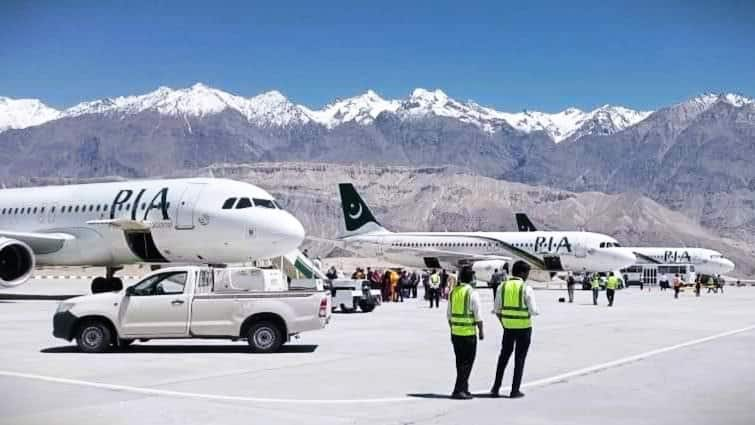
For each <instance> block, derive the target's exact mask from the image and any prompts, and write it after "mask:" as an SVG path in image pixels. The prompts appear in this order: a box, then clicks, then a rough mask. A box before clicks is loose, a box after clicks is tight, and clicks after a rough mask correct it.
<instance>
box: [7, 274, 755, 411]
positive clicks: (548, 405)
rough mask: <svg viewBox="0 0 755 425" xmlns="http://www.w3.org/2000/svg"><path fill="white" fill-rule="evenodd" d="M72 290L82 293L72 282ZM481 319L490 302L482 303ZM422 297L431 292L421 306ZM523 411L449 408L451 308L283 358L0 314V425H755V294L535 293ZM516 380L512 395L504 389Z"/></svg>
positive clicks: (307, 340)
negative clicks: (121, 342) (89, 344)
mask: <svg viewBox="0 0 755 425" xmlns="http://www.w3.org/2000/svg"><path fill="white" fill-rule="evenodd" d="M72 284H74V285H75V284H76V283H72ZM481 293H482V300H483V304H484V306H485V310H486V311H489V310H490V308H491V307H492V297H491V294H490V292H489V291H481ZM420 296H421V294H420ZM536 296H537V300H538V303H539V305H540V309H541V312H542V315H541V316H539V317H538V318H537V319H536V321H535V329H534V333H533V345H532V347H531V350H530V355H529V357H528V359H527V367H526V371H525V377H524V381H525V382H526V384H525V387H524V388H523V391H524V392H525V393H526V394H527V396H526V397H525V398H523V399H518V400H509V399H506V398H501V399H489V398H482V397H481V398H478V399H475V400H471V401H456V400H450V399H447V398H446V397H447V395H448V393H449V392H450V390H451V388H452V385H453V379H454V369H453V353H452V350H451V345H450V341H449V332H448V326H447V324H446V322H445V309H444V308H445V304H443V305H441V307H442V308H441V309H440V310H435V309H433V310H431V309H428V308H427V306H426V304H425V303H424V302H423V301H422V300H409V301H407V302H405V303H397V304H394V303H386V304H383V305H382V306H380V307H378V308H377V309H376V310H375V311H374V312H373V313H369V314H359V313H357V314H334V315H333V318H332V321H331V324H330V325H329V326H328V327H327V328H326V329H325V330H323V331H318V332H311V333H307V334H304V335H302V338H301V339H299V340H294V341H293V342H292V343H291V344H289V345H287V346H284V349H283V351H282V352H281V353H277V354H272V355H254V354H249V353H248V352H247V351H246V344H245V343H243V342H237V343H232V342H228V341H203V340H179V341H151V342H148V343H138V344H136V345H135V346H133V347H131V348H130V349H129V350H128V351H119V352H112V353H107V354H100V355H96V354H95V355H93V354H81V353H78V352H77V351H76V350H75V348H74V345H73V344H69V343H67V342H65V341H63V340H58V339H55V338H53V337H52V335H51V327H52V324H51V318H52V314H53V312H54V311H55V308H56V305H57V303H56V302H53V301H0V341H2V343H1V344H0V385H1V386H2V388H3V396H2V397H1V398H0V423H1V424H42V423H55V424H82V423H87V424H137V423H138V424H170V423H176V424H182V425H184V424H210V423H211V424H235V423H244V424H248V423H255V424H268V423H270V424H273V423H274V424H299V425H300V424H308V425H312V424H341V423H344V424H347V423H360V424H361V423H364V424H408V423H412V424H459V423H472V424H500V423H507V424H551V423H558V424H602V423H606V422H609V423H612V424H658V423H664V424H685V425H690V424H709V423H721V424H752V423H755V411H754V410H753V405H754V404H753V403H754V402H755V361H754V360H753V351H755V309H753V305H755V288H726V293H725V294H724V295H721V294H705V293H704V294H703V296H702V297H700V298H696V297H694V296H692V295H691V294H690V293H689V292H687V293H684V294H682V296H681V297H680V298H679V299H678V300H674V299H673V295H672V293H671V291H668V292H664V293H661V292H659V291H657V290H654V291H653V292H650V293H648V292H647V291H646V292H640V291H639V289H637V288H631V289H628V290H623V291H619V292H618V293H617V298H616V305H615V306H614V307H611V308H609V307H607V306H606V301H605V294H601V300H600V304H601V305H600V306H598V307H595V306H593V305H592V303H591V299H590V297H591V295H590V293H589V292H587V291H577V299H576V302H575V303H574V304H566V303H558V302H557V298H558V297H559V296H565V291H546V290H543V291H537V292H536ZM485 318H486V321H485V326H486V331H487V334H486V338H485V340H484V341H482V342H480V343H479V346H478V356H477V361H476V363H475V367H474V371H473V373H472V379H471V387H472V388H473V390H475V392H477V393H484V392H486V391H487V390H488V389H489V388H490V385H491V381H492V375H493V373H494V370H495V363H496V359H497V354H498V350H499V348H500V338H501V330H500V326H499V325H498V323H497V322H496V320H495V318H494V317H493V316H492V315H486V316H485ZM511 372H512V370H511V366H510V368H509V370H507V373H506V377H505V382H506V383H510V380H511Z"/></svg>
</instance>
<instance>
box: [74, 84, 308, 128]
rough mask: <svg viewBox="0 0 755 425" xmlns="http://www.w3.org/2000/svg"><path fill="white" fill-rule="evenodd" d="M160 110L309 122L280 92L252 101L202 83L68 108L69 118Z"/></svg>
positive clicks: (258, 121)
mask: <svg viewBox="0 0 755 425" xmlns="http://www.w3.org/2000/svg"><path fill="white" fill-rule="evenodd" d="M149 110H152V111H157V112H159V113H161V114H165V115H173V116H191V117H203V116H206V115H213V114H217V113H220V112H222V111H224V110H234V111H236V112H239V113H240V114H242V115H243V116H244V117H246V118H247V119H248V120H249V121H253V122H255V123H256V124H259V125H285V124H288V123H290V122H291V121H292V120H298V121H299V122H308V121H309V118H308V117H307V116H306V113H305V112H304V111H303V109H302V108H301V107H298V106H296V105H294V104H293V103H291V102H289V101H288V99H286V97H285V96H283V95H282V94H281V93H280V92H278V91H270V92H267V93H263V94H260V95H258V96H255V97H252V98H249V99H247V98H244V97H241V96H236V95H232V94H230V93H227V92H224V91H222V90H218V89H214V88H212V87H209V86H207V85H205V84H203V83H196V84H194V85H192V86H191V87H188V88H184V89H178V90H174V89H171V88H169V87H159V88H158V89H157V90H155V91H152V92H150V93H147V94H144V95H140V96H125V97H123V96H121V97H116V98H108V99H101V100H95V101H93V102H84V103H80V104H78V105H76V106H74V107H72V108H69V109H67V110H66V111H65V112H64V114H65V115H66V116H79V115H85V114H103V113H105V114H108V113H110V114H112V113H115V114H136V113H139V112H143V111H149Z"/></svg>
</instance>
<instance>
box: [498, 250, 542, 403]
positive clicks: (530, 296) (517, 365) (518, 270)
mask: <svg viewBox="0 0 755 425" xmlns="http://www.w3.org/2000/svg"><path fill="white" fill-rule="evenodd" d="M529 275H530V265H529V264H527V263H525V262H524V261H517V262H516V263H514V266H513V267H512V268H511V277H510V278H509V279H508V280H506V281H505V282H503V283H502V284H501V286H499V287H498V291H496V296H495V307H494V313H495V315H496V316H497V317H498V320H500V322H501V325H502V326H503V340H502V342H501V354H500V355H499V356H498V366H497V367H496V371H495V381H494V382H493V388H492V389H491V390H490V394H491V395H492V396H493V397H498V396H499V394H498V393H499V391H500V389H501V381H503V372H504V371H505V370H506V365H507V364H508V362H509V358H510V357H511V353H513V352H514V351H515V349H516V352H515V354H514V380H513V383H512V384H511V393H510V395H509V397H510V398H520V397H524V393H522V392H521V391H519V389H520V387H521V385H522V375H523V374H524V361H525V359H526V358H527V351H528V350H529V348H530V340H531V338H532V321H531V316H534V315H537V314H538V310H537V304H536V303H535V293H534V291H533V290H532V288H531V287H530V286H529V285H527V283H526V282H527V277H529Z"/></svg>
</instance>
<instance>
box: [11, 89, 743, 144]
mask: <svg viewBox="0 0 755 425" xmlns="http://www.w3.org/2000/svg"><path fill="white" fill-rule="evenodd" d="M716 102H726V103H729V104H731V105H734V106H736V107H742V106H744V105H748V104H751V103H753V100H752V99H749V98H747V97H744V96H741V95H737V94H704V95H701V96H698V97H695V98H692V99H690V100H688V101H686V102H683V103H680V104H677V105H674V106H671V107H669V108H677V109H679V110H680V111H681V112H682V114H684V115H685V116H687V117H688V118H694V117H695V116H697V114H699V113H700V112H702V111H704V110H706V109H708V108H709V107H710V106H711V105H713V104H715V103H716ZM226 110H232V111H236V112H238V113H239V114H241V115H242V116H244V117H245V118H246V119H247V120H248V121H249V122H250V123H251V124H253V125H255V126H258V127H284V126H289V125H297V124H306V123H314V124H319V125H322V126H324V127H326V128H327V129H334V128H335V127H338V126H340V125H343V124H345V123H356V124H359V125H370V124H372V123H373V122H374V120H375V119H376V118H377V117H378V116H379V115H380V114H381V113H384V112H386V113H391V114H395V115H396V116H398V117H399V118H400V119H402V120H416V119H421V118H424V117H427V116H438V117H446V118H451V119H456V120H459V121H461V122H463V123H466V124H470V125H473V126H476V127H478V128H480V129H482V130H483V131H485V132H488V133H491V134H492V133H495V132H496V131H498V130H499V129H501V128H503V127H511V128H513V129H515V130H517V131H519V132H522V133H532V132H536V131H540V132H544V133H546V134H547V135H548V136H549V137H550V138H551V139H552V140H553V141H554V142H556V143H559V142H561V141H563V140H576V139H579V138H581V137H583V136H586V135H609V134H613V133H616V132H618V131H621V130H623V129H625V128H627V127H630V126H633V125H635V124H637V123H638V122H640V121H642V120H644V119H645V118H647V117H648V116H649V115H650V114H651V113H652V111H636V110H633V109H629V108H625V107H622V106H611V105H604V106H601V107H599V108H597V109H594V110H592V111H583V110H580V109H577V108H568V109H565V110H563V111H560V112H556V113H546V112H538V111H530V110H524V111H523V112H515V113H511V112H504V111H498V110H496V109H493V108H490V107H485V106H481V105H479V104H477V103H475V102H473V101H464V102H463V101H458V100H456V99H453V98H451V97H449V96H448V95H447V94H446V93H444V92H443V91H441V90H427V89H423V88H417V89H415V90H413V91H412V93H411V94H410V95H409V96H408V97H407V98H405V99H384V98H382V97H381V96H380V95H379V94H377V93H376V92H374V91H372V90H368V91H367V92H365V93H363V94H361V95H358V96H355V97H351V98H346V99H342V100H337V101H335V102H333V103H330V104H328V105H326V106H324V107H323V108H322V109H319V110H315V109H310V108H307V107H306V106H303V105H297V104H295V103H293V102H291V101H290V100H289V99H287V98H286V97H285V96H284V95H283V94H281V93H280V92H278V91H269V92H266V93H262V94H260V95H257V96H254V97H250V98H245V97H242V96H236V95H233V94H230V93H228V92H225V91H222V90H218V89H214V88H212V87H208V86H207V85H204V84H202V83H197V84H194V85H193V86H191V87H188V88H184V89H171V88H168V87H160V88H158V89H157V90H155V91H152V92H150V93H147V94H143V95H136V96H121V97H115V98H107V99H100V100H95V101H90V102H83V103H80V104H78V105H75V106H73V107H71V108H68V109H66V110H65V111H62V112H61V111H57V110H55V109H52V108H49V107H47V106H45V105H44V104H43V103H42V102H40V101H38V100H34V99H17V100H14V99H9V98H2V97H0V132H2V131H4V130H7V129H10V128H26V127H30V126H34V125H40V124H43V123H45V122H47V121H49V120H53V119H57V118H65V117H77V116H82V115H88V114H105V115H116V116H118V115H124V114H126V115H127V114H136V113H139V112H143V111H156V112H158V113H160V114H166V115H172V116H183V117H204V116H208V115H213V114H218V113H220V112H222V111H226Z"/></svg>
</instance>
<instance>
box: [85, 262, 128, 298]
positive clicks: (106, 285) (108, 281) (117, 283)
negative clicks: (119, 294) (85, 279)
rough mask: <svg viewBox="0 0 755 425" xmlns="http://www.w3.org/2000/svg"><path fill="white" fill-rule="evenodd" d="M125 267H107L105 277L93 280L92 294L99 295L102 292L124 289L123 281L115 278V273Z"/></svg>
mask: <svg viewBox="0 0 755 425" xmlns="http://www.w3.org/2000/svg"><path fill="white" fill-rule="evenodd" d="M122 268H123V267H106V268H105V270H106V271H105V277H101V276H99V277H95V278H94V279H93V280H92V293H93V294H99V293H101V292H115V291H120V290H121V289H123V281H122V280H121V279H120V278H118V277H115V276H114V275H115V272H117V271H118V270H121V269H122Z"/></svg>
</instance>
